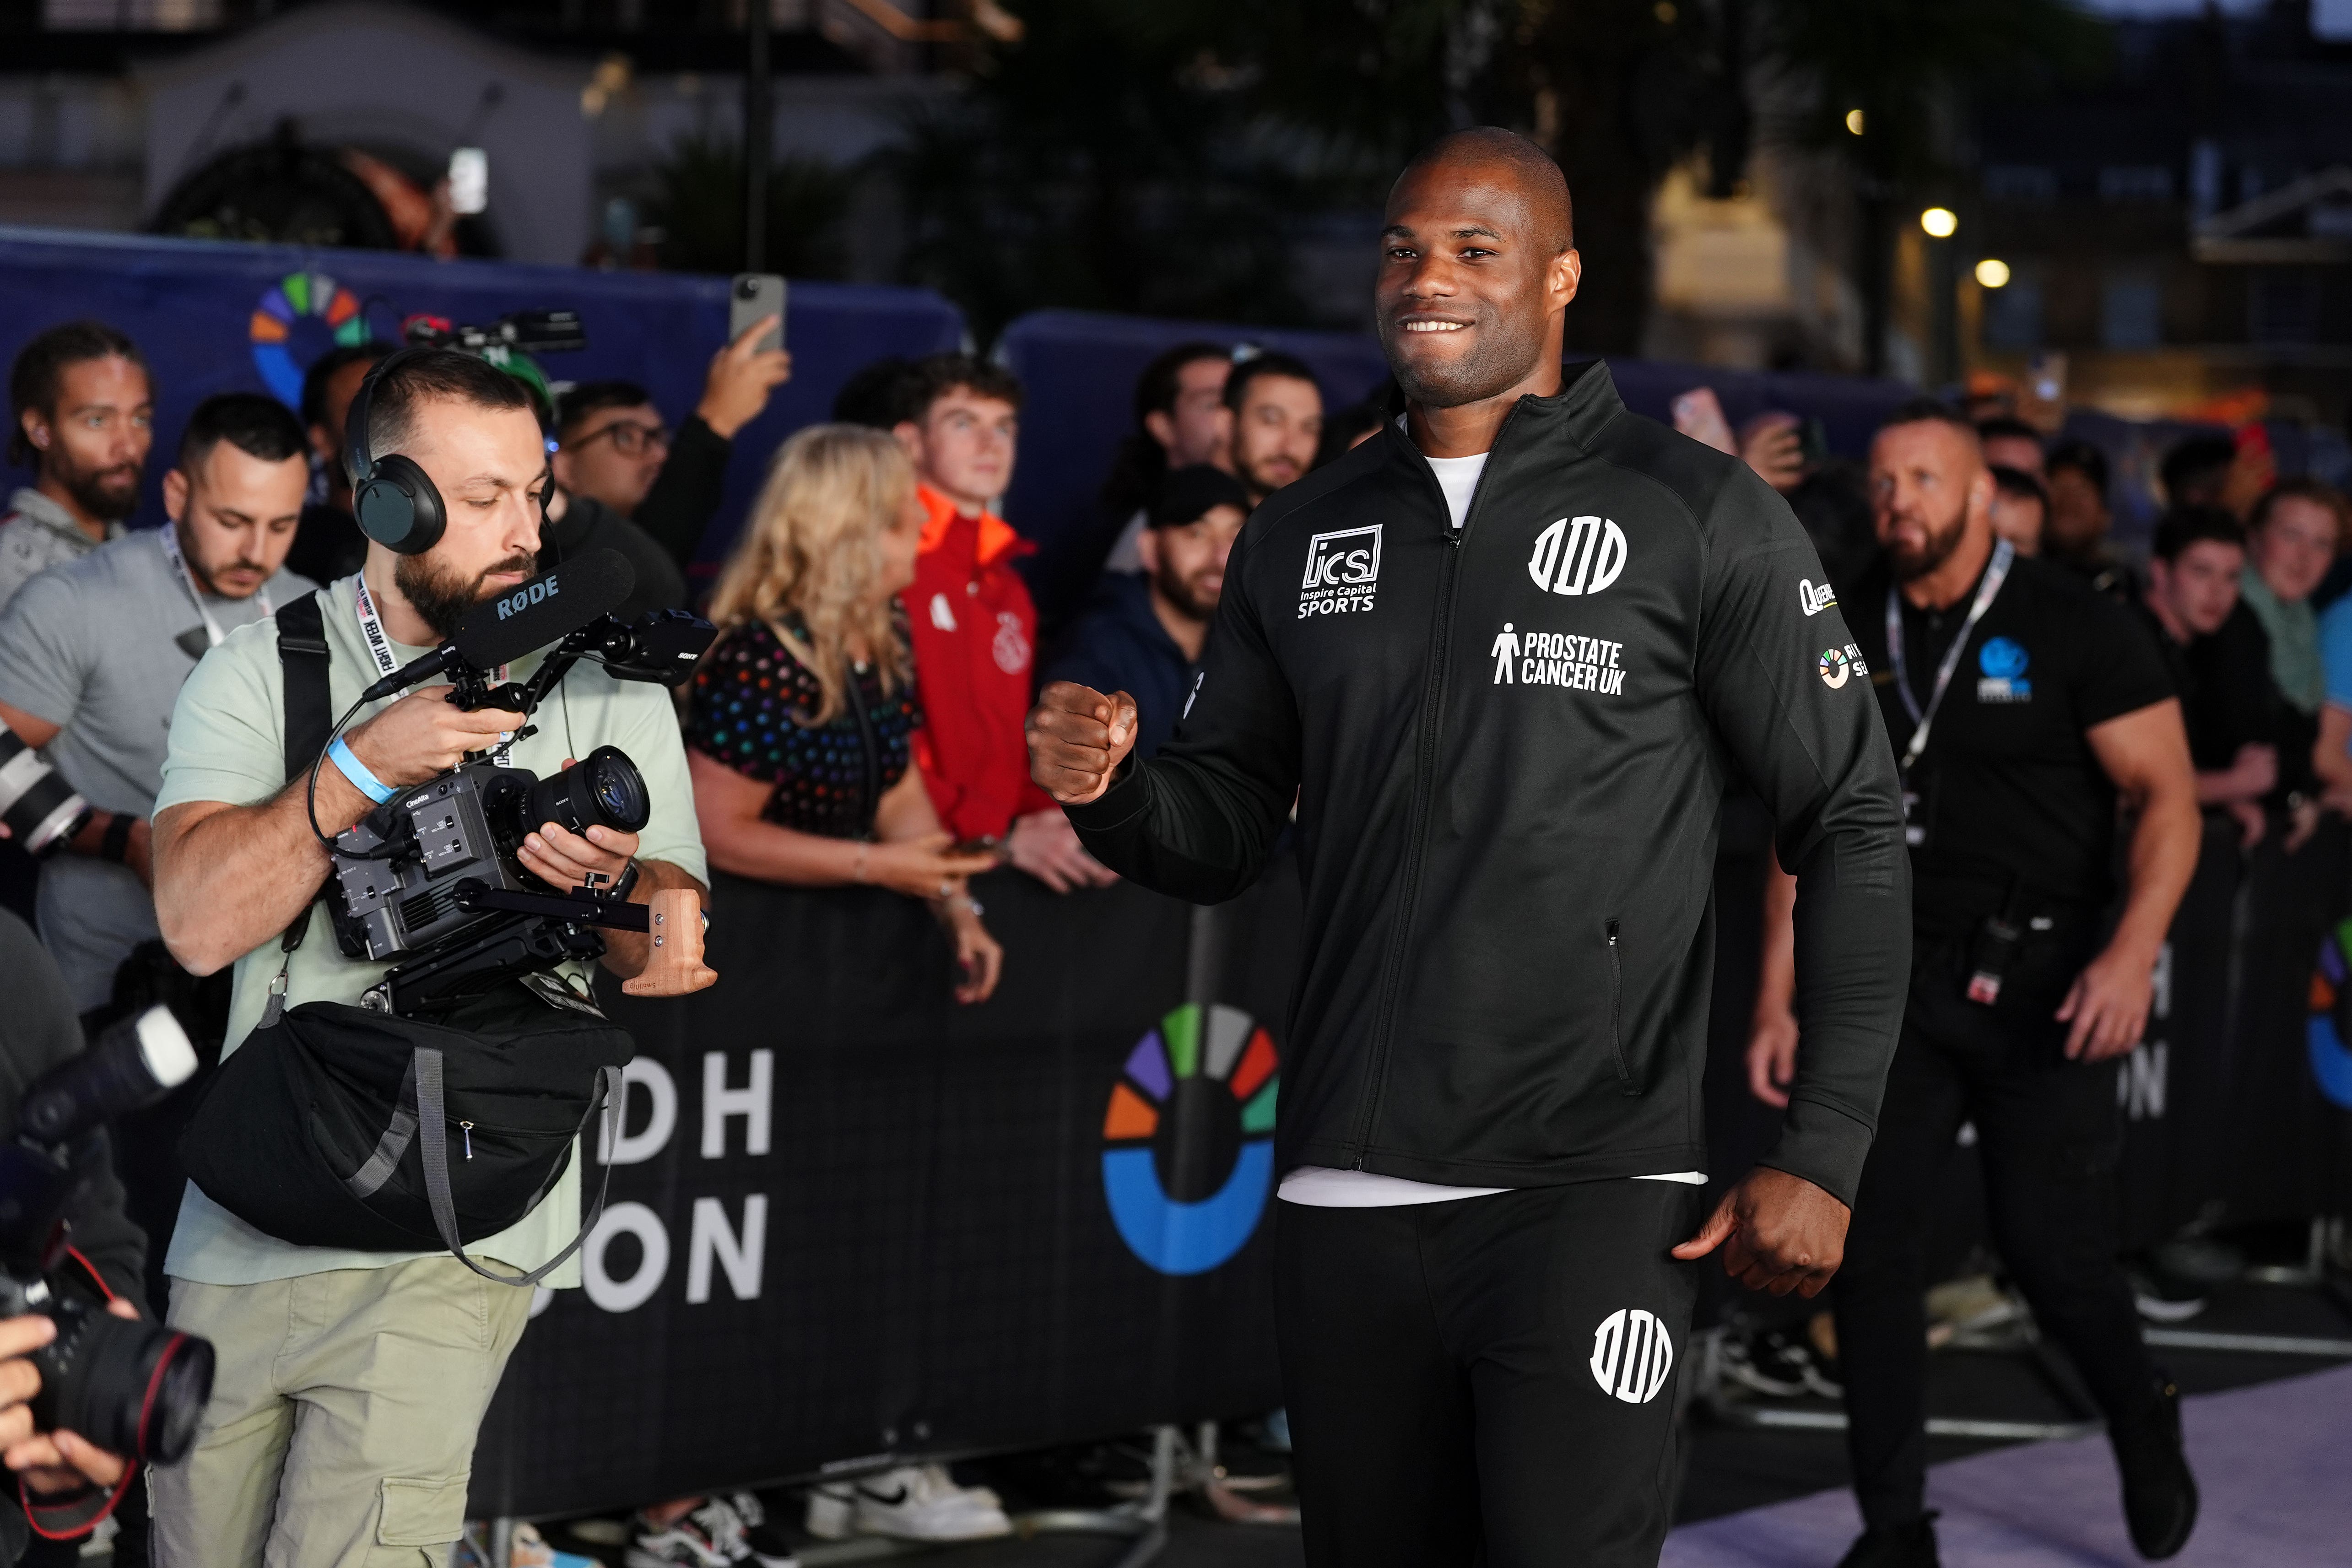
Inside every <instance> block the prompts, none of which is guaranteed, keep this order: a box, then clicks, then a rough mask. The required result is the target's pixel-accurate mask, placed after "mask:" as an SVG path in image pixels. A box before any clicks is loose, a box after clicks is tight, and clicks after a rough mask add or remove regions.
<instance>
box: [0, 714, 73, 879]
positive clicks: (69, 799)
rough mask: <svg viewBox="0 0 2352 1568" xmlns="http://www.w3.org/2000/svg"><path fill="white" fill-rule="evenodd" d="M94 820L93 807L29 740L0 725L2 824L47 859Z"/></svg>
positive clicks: (21, 842) (20, 841) (0, 817)
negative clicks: (45, 759)
mask: <svg viewBox="0 0 2352 1568" xmlns="http://www.w3.org/2000/svg"><path fill="white" fill-rule="evenodd" d="M88 820H89V803H88V802H86V801H84V800H83V799H82V797H81V796H79V795H76V794H75V793H74V792H73V786H72V785H70V784H67V783H66V781H65V780H64V779H62V778H60V777H59V776H58V773H57V770H56V769H54V768H52V767H50V766H49V764H48V763H45V762H43V761H42V760H41V753H40V752H37V751H35V750H34V749H33V748H32V747H30V746H28V745H26V744H25V741H24V737H23V736H21V735H18V734H16V733H15V732H14V731H11V730H10V729H9V728H8V727H7V726H6V725H5V724H0V822H5V823H6V824H7V825H8V831H9V832H10V833H11V834H13V835H15V837H16V842H17V843H19V844H21V845H23V846H24V847H25V849H26V852H27V853H28V854H33V855H47V853H49V851H51V850H53V849H55V848H56V847H58V845H60V844H62V843H64V842H65V841H66V840H67V839H68V838H70V837H73V835H74V831H75V829H77V828H79V826H81V825H82V824H83V823H84V822H86V821H88Z"/></svg>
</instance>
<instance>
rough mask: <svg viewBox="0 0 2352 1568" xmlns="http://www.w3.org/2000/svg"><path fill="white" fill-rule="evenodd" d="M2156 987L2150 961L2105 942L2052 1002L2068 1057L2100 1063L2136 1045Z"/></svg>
mask: <svg viewBox="0 0 2352 1568" xmlns="http://www.w3.org/2000/svg"><path fill="white" fill-rule="evenodd" d="M2155 988H2156V961H2155V960H2154V959H2153V958H2150V957H2147V955H2145V954H2142V953H2137V952H2118V951H2116V949H2115V948H2114V947H2109V948H2108V949H2107V950H2106V951H2105V952H2102V953H2100V954H2099V956H2098V957H2096V958H2095V959H2093V960H2091V962H2090V963H2087V964H2085V965H2084V968H2083V973H2080V974H2078V975H2076V976H2075V977H2074V984H2073V986H2071V987H2070V988H2069V989H2068V990H2067V992H2066V1000H2064V1001H2063V1002H2061V1003H2060V1004H2059V1005H2058V1014H2057V1016H2058V1021H2059V1022H2060V1023H2062V1024H2069V1023H2071V1024H2072V1025H2074V1027H2073V1028H2071V1029H2069V1030H2067V1031H2066V1059H2067V1060H2068V1061H2085V1062H2103V1061H2105V1060H2106V1059H2107V1058H2109V1057H2119V1056H2122V1055H2123V1054H2124V1053H2125V1052H2126V1051H2128V1050H2130V1049H2131V1048H2132V1047H2134V1046H2137V1045H2138V1044H2139V1038H2140V1036H2141V1034H2143V1033H2144V1032H2145V1031H2146V1030H2147V1009H2148V1004H2149V1001H2150V998H2151V997H2152V995H2153V994H2154V992H2155Z"/></svg>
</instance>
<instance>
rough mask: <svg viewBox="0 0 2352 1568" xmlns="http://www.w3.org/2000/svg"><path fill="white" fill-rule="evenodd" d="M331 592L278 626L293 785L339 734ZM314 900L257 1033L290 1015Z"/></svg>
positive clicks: (290, 612) (298, 924) (298, 923)
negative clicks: (289, 988)
mask: <svg viewBox="0 0 2352 1568" xmlns="http://www.w3.org/2000/svg"><path fill="white" fill-rule="evenodd" d="M325 594H326V590H325V589H323V588H320V589H318V590H316V591H315V592H312V593H309V594H305V595H302V596H301V597H300V598H299V599H297V600H295V601H294V602H293V603H292V604H290V605H287V606H286V607H285V608H284V609H282V610H279V611H278V614H277V621H278V673H279V677H280V679H282V680H283V681H284V683H285V693H286V736H285V748H286V782H287V783H289V784H291V783H293V782H294V781H295V780H296V779H299V778H300V777H302V776H303V775H304V774H305V773H309V772H310V764H311V763H313V762H314V761H316V760H317V758H318V755H319V753H320V752H322V751H324V750H325V749H326V745H327V738H328V737H329V736H331V735H332V734H333V733H334V731H335V696H334V690H333V688H332V686H331V679H332V676H331V670H332V668H333V663H334V655H333V653H332V652H331V650H330V649H329V647H328V646H327V616H326V610H325V607H324V595H325ZM334 879H335V873H334V870H333V868H329V869H328V872H327V877H326V880H325V881H323V882H321V883H320V886H319V893H320V897H322V898H323V897H324V896H325V895H326V891H327V889H328V888H329V887H330V886H331V885H332V883H333V882H334ZM317 901H318V900H316V899H314V900H311V902H310V903H308V904H305V905H303V906H302V912H301V913H300V914H299V915H296V916H295V917H294V921H293V923H292V924H290V925H289V926H288V927H287V928H286V932H285V934H284V935H283V936H282V937H280V938H279V939H278V951H279V952H281V953H283V954H284V957H283V958H281V959H280V960H279V962H278V976H277V978H276V979H274V980H272V981H271V982H270V983H269V997H268V1001H266V1002H264V1003H263V1004H262V1007H261V1021H260V1022H259V1023H258V1024H257V1025H256V1026H255V1027H256V1028H261V1029H267V1028H268V1027H270V1026H272V1025H274V1024H276V1023H277V1022H278V1019H279V1018H280V1017H282V1016H284V1015H285V1012H286V975H287V971H288V970H289V969H290V968H291V967H292V966H293V963H294V950H295V949H296V948H298V947H300V946H301V945H302V936H303V933H304V932H305V931H309V930H310V910H311V909H312V908H313V906H314V905H315V904H316V903H317Z"/></svg>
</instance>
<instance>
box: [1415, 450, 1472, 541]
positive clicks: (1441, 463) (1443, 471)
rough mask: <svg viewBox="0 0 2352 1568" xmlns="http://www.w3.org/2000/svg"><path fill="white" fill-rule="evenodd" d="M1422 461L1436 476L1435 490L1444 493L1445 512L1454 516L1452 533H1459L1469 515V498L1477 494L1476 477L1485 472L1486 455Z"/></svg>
mask: <svg viewBox="0 0 2352 1568" xmlns="http://www.w3.org/2000/svg"><path fill="white" fill-rule="evenodd" d="M1422 460H1423V462H1425V463H1427V464H1428V465H1429V471H1430V472H1431V473H1433V474H1435V475H1436V476H1437V488H1438V489H1442V490H1444V492H1445V510H1447V511H1449V512H1452V513H1453V514H1454V532H1456V533H1459V532H1461V531H1462V523H1463V520H1464V519H1465V518H1467V517H1468V516H1469V515H1470V498H1471V497H1472V496H1474V495H1476V494H1477V493H1478V476H1479V475H1480V474H1481V473H1484V472H1485V471H1486V453H1484V452H1480V453H1478V454H1477V455H1476V456H1475V457H1470V458H1423V459H1422Z"/></svg>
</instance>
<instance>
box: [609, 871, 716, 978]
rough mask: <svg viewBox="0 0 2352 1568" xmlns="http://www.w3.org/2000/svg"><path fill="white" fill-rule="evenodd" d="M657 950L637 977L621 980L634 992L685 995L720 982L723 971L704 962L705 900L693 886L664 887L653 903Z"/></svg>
mask: <svg viewBox="0 0 2352 1568" xmlns="http://www.w3.org/2000/svg"><path fill="white" fill-rule="evenodd" d="M636 907H638V908H641V909H644V910H646V911H647V913H648V914H650V915H651V916H652V925H653V939H654V951H653V956H652V957H650V958H648V959H647V960H646V967H645V969H644V970H643V972H641V973H639V974H637V976H636V977H635V979H631V980H624V981H623V982H621V990H622V991H623V992H624V993H625V994H627V995H631V996H684V995H686V994H688V993H690V992H695V991H700V990H702V989H703V988H704V987H705V986H709V985H716V984H719V972H718V971H717V970H715V969H713V968H711V967H710V966H709V964H707V963H703V962H702V900H701V898H700V897H699V896H698V895H697V894H696V892H695V890H694V889H691V888H664V889H662V890H661V891H660V892H658V893H656V894H655V895H654V896H653V900H652V902H651V903H649V904H644V905H639V906H636Z"/></svg>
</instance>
